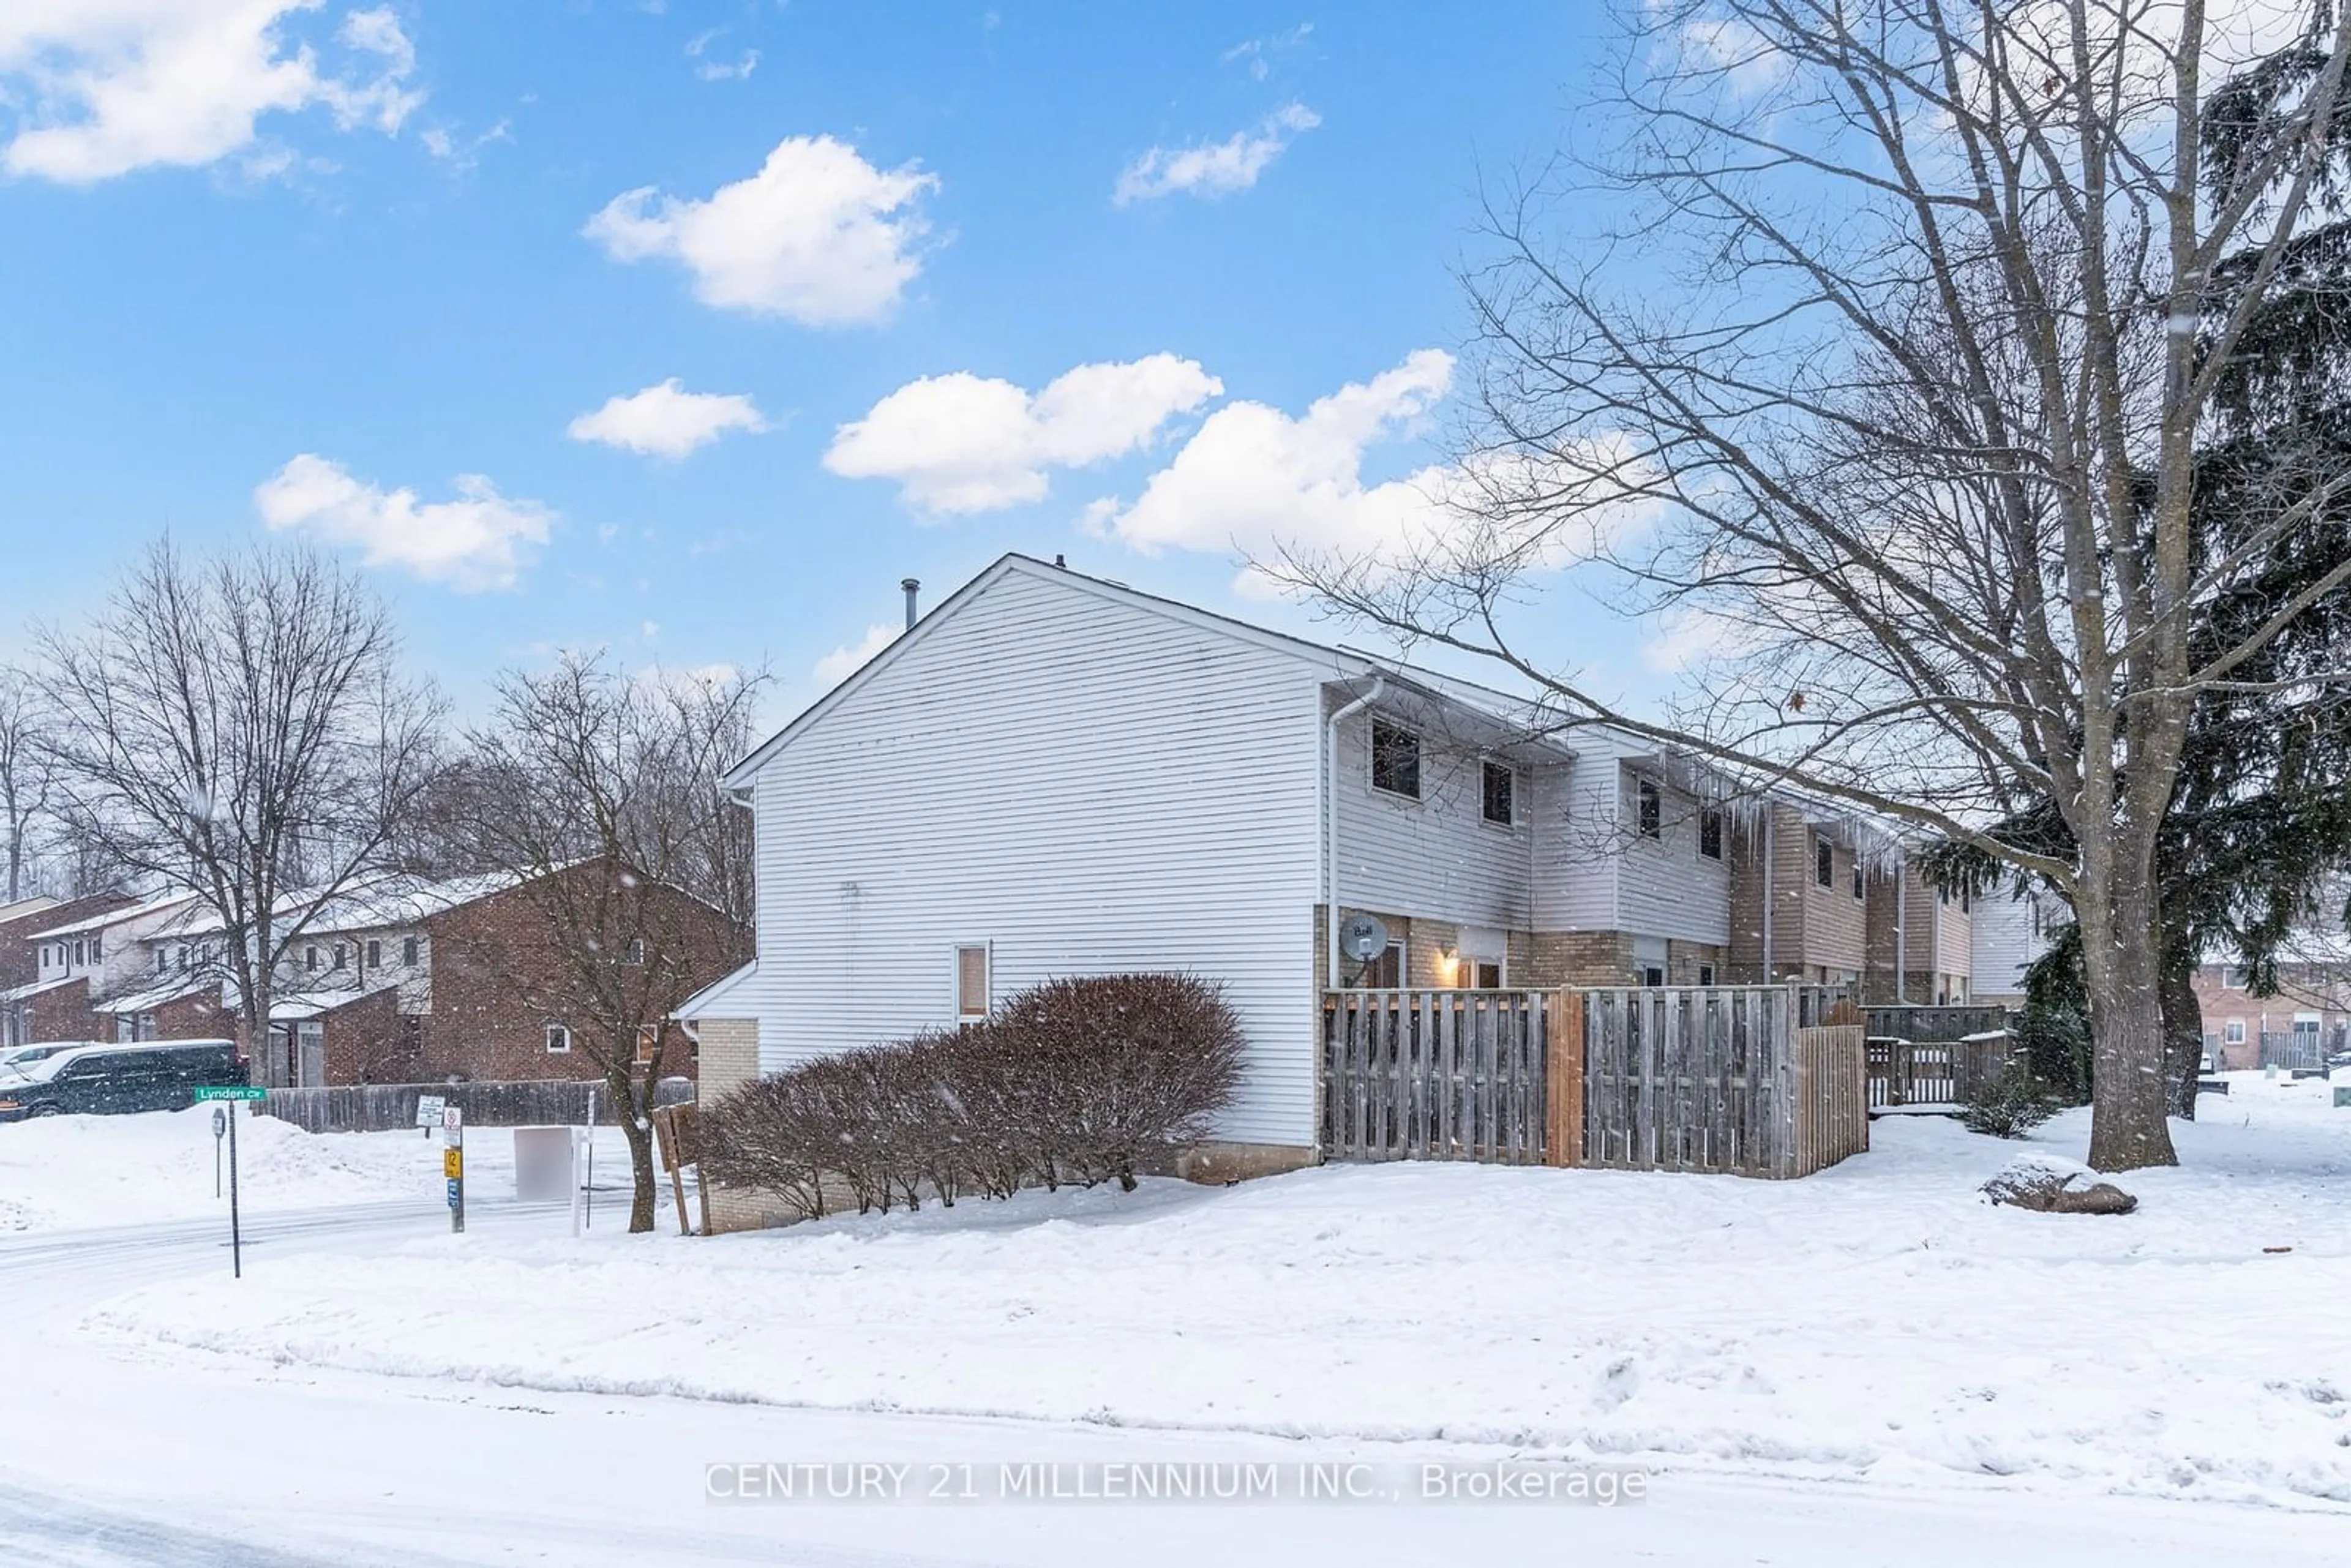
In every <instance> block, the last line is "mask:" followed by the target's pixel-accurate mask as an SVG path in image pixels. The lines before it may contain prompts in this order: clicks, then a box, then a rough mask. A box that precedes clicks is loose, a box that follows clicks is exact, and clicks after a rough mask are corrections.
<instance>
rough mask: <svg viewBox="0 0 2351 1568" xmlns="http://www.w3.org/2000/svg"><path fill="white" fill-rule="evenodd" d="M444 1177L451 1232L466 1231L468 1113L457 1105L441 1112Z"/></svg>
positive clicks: (447, 1107)
mask: <svg viewBox="0 0 2351 1568" xmlns="http://www.w3.org/2000/svg"><path fill="white" fill-rule="evenodd" d="M441 1142H442V1145H443V1147H442V1150H441V1174H442V1176H444V1177H445V1178H446V1179H447V1180H448V1183H449V1230H450V1233H451V1234H452V1235H455V1234H456V1233H457V1232H460V1231H462V1230H464V1229H465V1112H464V1111H462V1110H460V1109H459V1108H458V1107H456V1106H455V1105H444V1106H443V1107H442V1110H441Z"/></svg>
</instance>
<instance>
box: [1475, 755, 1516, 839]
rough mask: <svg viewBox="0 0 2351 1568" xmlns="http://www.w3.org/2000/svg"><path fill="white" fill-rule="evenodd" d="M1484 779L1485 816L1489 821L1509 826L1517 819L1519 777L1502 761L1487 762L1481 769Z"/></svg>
mask: <svg viewBox="0 0 2351 1568" xmlns="http://www.w3.org/2000/svg"><path fill="white" fill-rule="evenodd" d="M1482 772H1483V774H1484V779H1485V817H1486V820H1487V821H1489V822H1493V823H1497V824H1499V826H1501V827H1505V828H1507V827H1509V826H1510V824H1511V823H1512V822H1514V821H1517V820H1518V819H1517V817H1516V815H1515V813H1516V811H1517V809H1518V792H1519V779H1518V775H1517V774H1515V773H1513V772H1511V771H1510V765H1509V764H1508V763H1504V762H1489V763H1487V764H1486V765H1485V768H1483V769H1482Z"/></svg>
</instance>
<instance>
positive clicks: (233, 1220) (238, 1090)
mask: <svg viewBox="0 0 2351 1568" xmlns="http://www.w3.org/2000/svg"><path fill="white" fill-rule="evenodd" d="M196 1098H197V1099H199V1100H229V1101H236V1100H244V1101H246V1102H248V1103H249V1102H252V1101H255V1100H266V1099H268V1098H269V1091H268V1090H266V1089H258V1088H252V1087H248V1086H247V1085H246V1084H243V1083H208V1084H205V1085H204V1086H203V1087H202V1088H199V1089H198V1090H197V1091H196ZM222 1111H227V1117H226V1120H227V1122H228V1260H229V1261H228V1266H229V1272H230V1274H231V1275H232V1276H233V1277H234V1278H235V1279H239V1280H242V1279H244V1278H245V1231H244V1228H243V1227H242V1225H241V1224H240V1223H239V1221H238V1218H237V1213H236V1113H235V1111H233V1110H228V1108H227V1107H225V1106H223V1107H221V1108H220V1109H219V1110H215V1111H214V1113H213V1115H214V1122H213V1125H214V1128H215V1129H217V1128H218V1127H219V1125H220V1122H221V1113H222ZM218 1136H219V1134H218V1132H217V1131H215V1132H214V1137H215V1138H217V1137H218ZM213 1153H214V1158H215V1160H217V1158H218V1156H219V1153H220V1145H218V1144H217V1143H215V1144H214V1145H213ZM215 1186H217V1183H215Z"/></svg>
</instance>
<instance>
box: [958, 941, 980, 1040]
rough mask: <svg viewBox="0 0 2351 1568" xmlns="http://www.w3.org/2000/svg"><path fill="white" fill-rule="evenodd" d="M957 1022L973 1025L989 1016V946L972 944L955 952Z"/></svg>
mask: <svg viewBox="0 0 2351 1568" xmlns="http://www.w3.org/2000/svg"><path fill="white" fill-rule="evenodd" d="M955 958H956V967H955V983H956V1022H957V1023H972V1022H976V1021H977V1020H978V1019H984V1018H986V1017H987V945H986V944H985V943H970V944H967V945H966V946H961V947H957V948H956V950H955Z"/></svg>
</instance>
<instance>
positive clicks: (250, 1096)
mask: <svg viewBox="0 0 2351 1568" xmlns="http://www.w3.org/2000/svg"><path fill="white" fill-rule="evenodd" d="M196 1098H197V1099H199V1100H266V1099H268V1098H269V1091H268V1090H266V1089H263V1088H261V1087H259V1086H258V1085H248V1084H244V1083H205V1084H200V1085H198V1086H197V1089H196Z"/></svg>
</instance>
